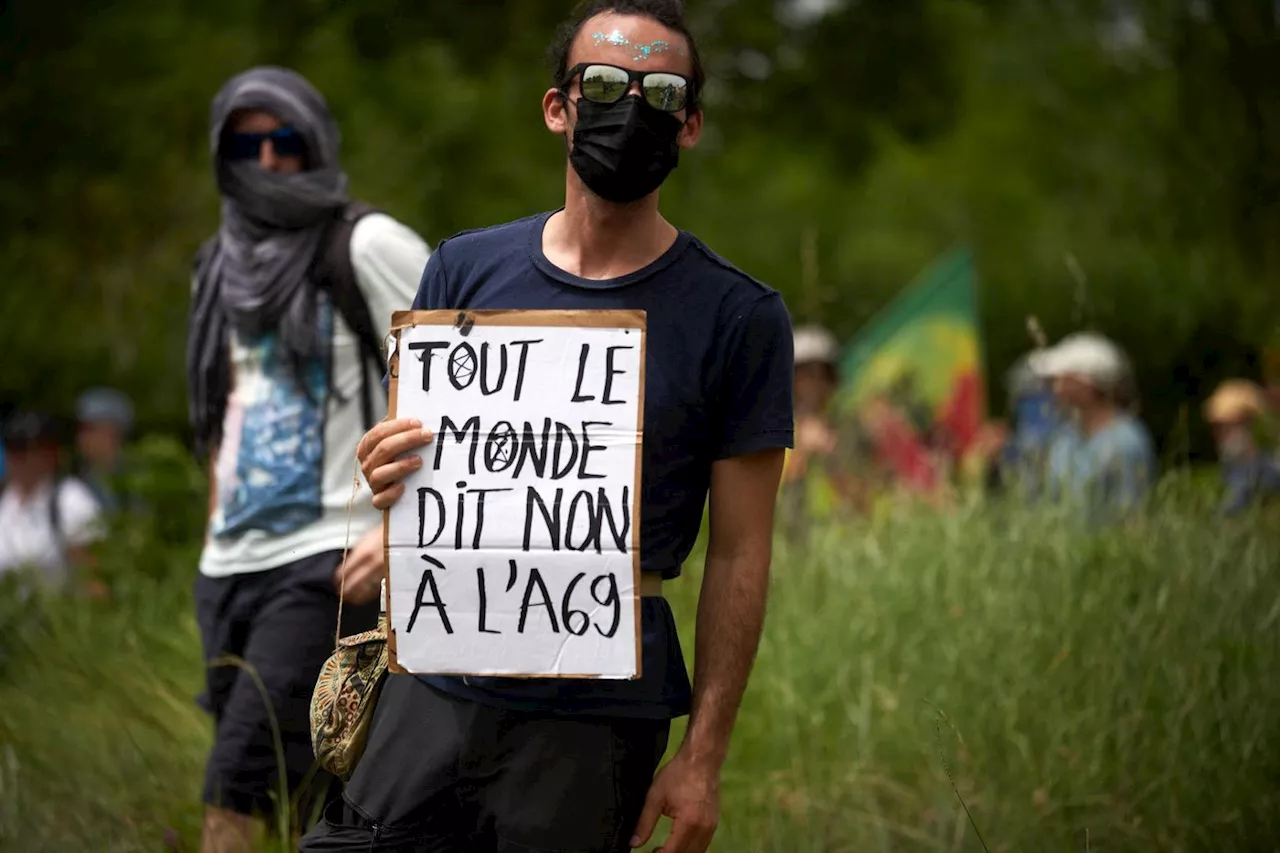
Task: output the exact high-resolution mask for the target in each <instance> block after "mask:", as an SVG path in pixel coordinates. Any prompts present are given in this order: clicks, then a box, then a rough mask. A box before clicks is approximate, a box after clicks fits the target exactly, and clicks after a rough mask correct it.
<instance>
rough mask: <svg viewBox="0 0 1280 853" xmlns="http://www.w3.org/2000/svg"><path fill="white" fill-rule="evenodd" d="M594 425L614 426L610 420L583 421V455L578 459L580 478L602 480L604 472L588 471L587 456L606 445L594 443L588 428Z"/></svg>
mask: <svg viewBox="0 0 1280 853" xmlns="http://www.w3.org/2000/svg"><path fill="white" fill-rule="evenodd" d="M593 426H605V427H607V426H613V423H612V422H610V421H583V422H582V457H581V458H580V459H579V460H578V479H579V480H602V479H604V474H588V473H587V456H588V455H589V454H590V453H591V451H593V450H604V449H605V447H606V445H603V444H592V443H591V436H590V435H589V434H588V432H587V429H588V428H589V427H593Z"/></svg>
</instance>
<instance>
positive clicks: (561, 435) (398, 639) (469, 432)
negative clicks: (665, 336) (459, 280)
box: [385, 311, 645, 679]
mask: <svg viewBox="0 0 1280 853" xmlns="http://www.w3.org/2000/svg"><path fill="white" fill-rule="evenodd" d="M392 324H393V335H394V341H393V342H392V346H391V359H390V366H391V369H390V378H391V384H390V400H389V409H390V412H391V416H392V417H403V418H408V417H412V418H417V419H418V420H420V421H421V422H422V423H423V424H424V425H425V426H426V427H427V428H428V429H430V430H432V431H433V432H434V433H435V440H434V441H433V442H432V443H431V444H429V445H427V446H426V447H425V448H423V449H422V450H421V451H420V456H421V458H422V463H423V464H422V466H421V468H419V469H418V470H417V471H416V472H415V473H413V474H412V475H410V476H409V477H407V478H406V479H405V481H404V485H405V492H404V495H403V497H401V498H400V500H398V501H397V502H396V505H395V506H394V507H392V508H391V509H390V510H388V511H387V513H386V516H385V536H386V546H387V566H388V574H389V578H388V584H387V589H388V593H387V597H388V602H387V613H388V620H389V627H390V636H389V641H390V642H389V646H390V649H391V653H392V654H391V660H392V668H393V669H395V670H397V671H408V672H414V673H424V674H425V673H431V674H453V675H489V676H498V675H500V676H516V677H557V678H607V679H630V678H637V677H639V674H640V634H639V610H640V599H639V594H640V592H639V581H640V554H639V543H640V532H639V527H640V511H639V503H640V494H639V489H640V449H641V435H642V421H641V419H642V416H643V412H644V363H645V361H644V347H645V315H644V312H643V311H467V312H458V311H402V312H397V313H396V314H395V316H394V317H393V320H392Z"/></svg>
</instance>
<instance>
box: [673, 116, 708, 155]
mask: <svg viewBox="0 0 1280 853" xmlns="http://www.w3.org/2000/svg"><path fill="white" fill-rule="evenodd" d="M701 138H702V110H698V111H697V112H696V113H694V114H693V115H691V116H689V117H688V118H687V119H685V122H684V127H682V128H680V135H679V136H677V137H676V143H677V144H678V145H679V146H680V147H681V148H692V147H693V146H695V145H697V144H698V140H699V139H701Z"/></svg>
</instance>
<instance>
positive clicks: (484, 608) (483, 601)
mask: <svg viewBox="0 0 1280 853" xmlns="http://www.w3.org/2000/svg"><path fill="white" fill-rule="evenodd" d="M476 587H477V588H479V590H480V633H481V634H501V633H502V632H501V631H491V630H490V629H488V628H486V627H485V626H484V618H485V615H486V614H487V613H488V610H489V598H488V596H486V595H485V589H484V569H483V568H478V569H476Z"/></svg>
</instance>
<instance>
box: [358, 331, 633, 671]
mask: <svg viewBox="0 0 1280 853" xmlns="http://www.w3.org/2000/svg"><path fill="white" fill-rule="evenodd" d="M476 325H481V326H561V327H565V326H567V327H573V328H590V329H636V330H638V331H639V332H640V381H639V387H640V399H639V401H638V404H637V406H636V493H637V500H635V501H632V503H631V584H632V597H633V599H634V600H635V660H636V674H635V676H634V677H633V678H632V679H631V680H632V681H635V680H638V679H640V678H641V677H642V676H643V674H644V654H643V651H642V636H641V625H640V598H641V596H640V501H639V499H638V497H639V492H640V474H641V460H642V458H643V449H644V391H645V362H646V356H647V350H646V348H647V346H648V334H647V332H648V327H647V314H646V312H645V311H643V310H627V309H614V310H603V311H542V310H488V309H485V310H475V311H466V310H462V311H458V310H452V309H443V310H433V311H396V312H394V313H392V315H391V331H390V335H391V337H392V338H393V339H394V346H392V347H391V352H390V354H389V356H388V358H387V377H388V385H387V420H394V419H395V418H396V400H397V397H398V389H399V379H400V333H401V332H402V331H404V330H405V329H408V328H411V327H413V326H452V327H454V328H456V329H457V330H458V332H459V334H461V335H463V336H464V337H465V336H466V335H467V334H468V333H469V332H470V331H471V328H472V327H473V326H476ZM382 554H383V570H384V572H385V577H386V580H387V583H386V584H385V588H386V598H385V600H384V606H385V607H386V611H387V669H388V670H390V671H391V672H394V673H398V674H401V675H409V674H414V673H410V671H409V670H408V669H406V668H405V667H403V666H401V664H400V657H399V655H398V654H397V652H396V632H395V629H394V628H393V627H392V621H391V510H390V509H385V510H383V511H382ZM424 674H425V673H424ZM441 674H442V675H443V673H441ZM449 675H451V676H468V675H473V676H477V677H480V676H481V673H463V672H459V673H449ZM483 677H500V678H510V679H537V678H579V679H598V678H600V677H601V676H600V674H599V673H587V674H577V673H574V674H569V673H550V672H549V673H545V674H542V675H535V674H531V673H522V674H518V675H501V676H488V675H485V676H483Z"/></svg>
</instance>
